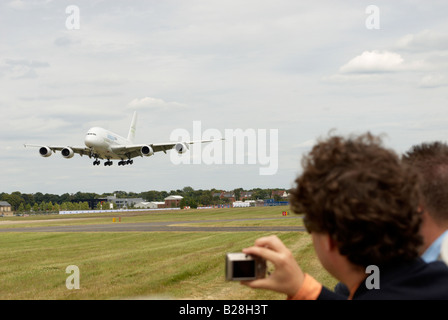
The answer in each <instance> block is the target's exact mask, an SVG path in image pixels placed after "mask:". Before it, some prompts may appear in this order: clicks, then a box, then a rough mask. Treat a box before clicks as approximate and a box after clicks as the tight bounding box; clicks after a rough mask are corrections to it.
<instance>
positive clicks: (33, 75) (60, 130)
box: [0, 0, 448, 194]
mask: <svg viewBox="0 0 448 320" xmlns="http://www.w3.org/2000/svg"><path fill="white" fill-rule="evenodd" d="M372 5H373V6H372ZM447 12H448V2H446V1H444V0H428V1H416V0H407V1H404V0H403V1H401V0H394V1H387V0H381V1H380V0H378V1H375V0H374V1H372V0H369V1H364V0H344V1H335V0H318V1H295V0H275V1H274V0H256V1H255V0H238V1H237V0H157V1H156V0H154V1H151V0H150V1H148V0H147V1H139V0H135V1H125V0H122V1H115V0H107V1H100V0H85V1H75V0H70V1H65V0H58V1H55V0H53V1H52V0H29V1H19V0H14V1H1V2H0V93H1V94H0V111H1V112H0V117H1V118H0V119H1V125H0V168H1V169H0V192H6V193H11V192H14V191H20V192H22V193H36V192H42V193H51V194H63V193H76V192H78V191H81V192H95V193H99V194H102V193H106V192H113V191H116V190H122V191H126V192H143V191H148V190H160V191H162V190H166V191H170V190H177V189H182V188H183V187H185V186H191V187H193V188H194V189H196V190H197V189H212V188H216V189H223V190H232V189H235V188H244V189H252V188H286V189H287V188H291V187H293V186H294V180H295V178H296V176H297V175H298V174H300V172H301V167H300V159H301V158H302V155H303V154H305V153H306V152H308V151H309V150H310V149H311V148H312V146H313V144H314V143H315V141H316V140H317V139H319V138H325V137H326V136H328V134H329V132H332V134H335V133H336V134H342V135H348V134H362V133H365V132H367V131H369V132H371V133H373V134H376V135H382V136H383V141H384V144H385V146H386V147H389V148H392V149H394V150H395V151H396V152H398V153H402V152H405V151H406V150H408V149H409V148H410V147H411V146H412V145H414V144H419V143H421V142H428V141H436V140H437V141H446V140H447V139H446V137H447V133H448V20H447V19H446V15H447ZM134 111H137V112H138V123H137V130H136V138H135V142H136V143H142V144H143V143H144V144H150V143H158V142H167V141H170V140H173V139H174V140H176V137H177V133H179V132H184V133H185V132H187V133H190V137H191V138H192V140H193V139H194V138H198V137H199V139H202V138H206V137H210V133H213V134H212V135H214V137H215V136H219V135H220V134H221V135H222V137H224V136H225V135H226V133H228V135H227V138H226V140H225V141H226V142H217V144H215V145H213V147H211V146H209V147H208V148H206V147H205V144H204V145H201V147H200V148H202V149H197V148H199V147H197V146H196V147H194V148H196V149H194V152H193V150H190V152H189V153H188V154H185V155H184V156H187V157H188V158H182V159H184V160H183V162H182V161H178V160H179V158H176V156H177V157H179V156H178V155H176V154H170V153H171V152H168V154H164V153H156V154H155V155H154V156H151V157H142V158H140V157H138V158H135V159H134V164H133V165H129V166H124V167H122V166H118V165H117V162H115V163H114V165H113V166H108V167H105V166H103V164H101V165H100V166H93V164H92V163H93V159H89V158H88V157H86V156H84V157H80V156H78V155H75V157H73V158H72V159H64V158H63V157H62V156H61V155H60V153H57V154H53V155H52V156H51V157H48V158H43V157H41V156H40V155H39V153H38V149H37V148H24V144H25V143H28V144H38V145H48V146H50V145H62V146H83V143H84V136H85V134H86V132H87V131H88V130H89V128H91V127H94V126H100V127H104V128H106V129H108V130H111V131H114V132H116V133H118V134H120V135H122V136H124V137H126V136H127V133H128V130H129V125H130V122H131V119H132V114H133V112H134ZM238 130H239V131H238ZM241 132H243V133H245V134H247V137H246V138H245V140H243V143H242V146H243V149H244V150H240V149H238V147H237V146H236V145H237V143H236V142H234V144H233V145H232V144H231V143H230V142H229V141H234V140H232V137H233V138H235V139H236V137H237V136H238V137H240V135H238V134H239V133H241ZM232 133H233V134H234V135H233V136H232ZM215 143H216V142H215ZM226 143H229V144H228V145H227V144H226ZM240 146H241V145H240ZM198 150H199V151H198ZM210 150H213V152H212V151H210ZM212 155H213V157H214V158H213V159H219V155H222V159H223V160H222V161H221V162H220V161H218V160H216V161H214V162H210V161H209V160H210V157H211V156H212ZM207 156H208V158H207ZM226 157H227V158H226ZM185 159H190V161H189V163H188V161H186V160H185ZM207 159H208V160H207ZM226 159H227V160H228V161H226ZM179 162H182V163H179ZM263 168H264V169H265V171H264V173H263V170H262V169H263ZM266 171H267V173H266Z"/></svg>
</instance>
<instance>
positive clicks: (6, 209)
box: [0, 201, 13, 216]
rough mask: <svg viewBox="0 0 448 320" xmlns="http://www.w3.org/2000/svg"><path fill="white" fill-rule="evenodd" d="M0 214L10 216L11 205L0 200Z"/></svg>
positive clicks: (11, 213)
mask: <svg viewBox="0 0 448 320" xmlns="http://www.w3.org/2000/svg"><path fill="white" fill-rule="evenodd" d="M0 214H1V215H4V216H12V215H13V211H12V208H11V205H10V204H9V203H8V202H6V201H0Z"/></svg>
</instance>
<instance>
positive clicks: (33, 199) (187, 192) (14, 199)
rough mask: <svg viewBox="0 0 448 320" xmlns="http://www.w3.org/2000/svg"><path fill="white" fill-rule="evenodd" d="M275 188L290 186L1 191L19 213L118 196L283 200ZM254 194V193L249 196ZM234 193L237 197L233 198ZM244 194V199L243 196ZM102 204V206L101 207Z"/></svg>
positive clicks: (211, 201) (206, 201)
mask: <svg viewBox="0 0 448 320" xmlns="http://www.w3.org/2000/svg"><path fill="white" fill-rule="evenodd" d="M273 191H286V192H287V193H289V190H286V189H281V188H280V189H279V188H277V189H262V188H254V189H250V190H245V189H243V188H237V189H234V190H229V191H226V190H221V189H210V190H202V189H199V190H194V189H193V188H192V187H189V186H188V187H184V188H183V189H178V190H171V191H169V192H168V191H157V190H150V191H144V192H140V193H135V192H126V191H114V192H111V193H103V194H97V193H90V192H80V191H79V192H77V193H72V194H69V193H64V194H62V195H57V194H49V193H45V194H43V193H41V192H36V193H21V192H19V191H15V192H12V193H10V194H8V193H4V192H3V193H0V201H6V202H8V203H9V204H10V205H11V207H12V208H11V209H12V210H13V211H18V212H29V211H34V212H52V211H54V212H56V211H59V210H88V209H89V205H88V203H87V202H86V201H85V200H86V199H104V198H106V197H108V196H116V197H117V198H142V199H143V200H145V201H148V202H149V201H161V202H163V201H164V199H165V198H166V197H168V196H170V195H179V196H182V197H184V200H183V201H182V202H183V204H184V205H189V206H191V207H192V208H194V207H197V206H199V205H216V204H226V203H229V202H231V201H233V200H240V199H242V200H257V199H263V200H264V199H270V198H274V199H275V200H277V201H278V200H280V196H279V195H278V194H275V195H273ZM222 193H225V194H226V196H224V197H222V196H218V194H222ZM248 194H250V196H248ZM232 195H233V197H231V196H232ZM243 196H244V199H243V198H242V197H243ZM100 205H101V204H99V205H98V208H97V209H99V206H100Z"/></svg>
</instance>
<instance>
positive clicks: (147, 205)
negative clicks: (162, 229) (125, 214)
mask: <svg viewBox="0 0 448 320" xmlns="http://www.w3.org/2000/svg"><path fill="white" fill-rule="evenodd" d="M134 208H138V209H159V208H165V202H160V201H150V202H146V201H143V202H140V203H137V204H136V205H135V206H134Z"/></svg>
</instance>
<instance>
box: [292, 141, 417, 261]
mask: <svg viewBox="0 0 448 320" xmlns="http://www.w3.org/2000/svg"><path fill="white" fill-rule="evenodd" d="M381 144H382V143H381V139H380V138H378V137H375V136H373V135H371V134H370V133H367V134H364V135H361V136H359V137H353V138H348V139H345V138H343V137H339V136H334V137H330V138H328V139H327V140H326V141H320V142H318V143H317V145H315V146H314V147H313V149H312V150H311V152H310V153H309V155H308V156H305V157H304V158H303V159H302V166H303V169H304V171H303V173H302V174H301V175H300V176H299V177H298V178H297V179H296V181H295V182H296V183H297V186H296V188H294V189H293V190H292V191H291V194H290V197H291V198H290V200H291V207H292V209H293V211H295V212H296V213H305V216H304V223H305V226H306V228H307V230H308V232H324V233H328V234H329V235H330V236H331V237H332V239H334V240H335V242H336V244H337V246H338V249H339V252H340V253H341V254H342V255H345V256H347V258H348V260H349V261H350V262H352V263H353V264H355V265H360V266H363V267H366V266H368V265H370V264H375V265H378V266H380V265H387V264H389V263H395V262H403V261H409V260H412V259H414V258H416V257H418V248H419V246H420V245H421V244H422V237H421V235H420V234H419V228H420V224H421V214H420V212H419V211H418V205H419V189H418V185H417V182H418V179H417V175H416V174H415V173H414V172H413V171H411V170H405V168H404V167H403V166H402V164H401V162H400V159H399V157H398V155H397V154H396V153H395V152H393V151H391V150H388V149H385V148H384V147H382V145H381Z"/></svg>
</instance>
